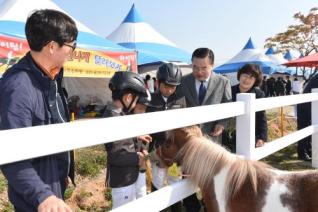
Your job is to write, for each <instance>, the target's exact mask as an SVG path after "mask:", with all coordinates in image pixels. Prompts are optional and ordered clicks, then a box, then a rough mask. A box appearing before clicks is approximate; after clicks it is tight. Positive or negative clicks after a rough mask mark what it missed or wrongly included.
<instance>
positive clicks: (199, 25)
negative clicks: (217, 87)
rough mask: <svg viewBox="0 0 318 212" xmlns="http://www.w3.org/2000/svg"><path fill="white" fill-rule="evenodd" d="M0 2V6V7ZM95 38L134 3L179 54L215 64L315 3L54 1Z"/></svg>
mask: <svg viewBox="0 0 318 212" xmlns="http://www.w3.org/2000/svg"><path fill="white" fill-rule="evenodd" d="M2 1H3V0H1V1H0V2H2ZM53 1H54V2H55V3H56V4H57V5H58V6H60V7H61V8H62V9H64V10H65V11H66V12H68V13H69V14H70V15H71V16H72V17H74V18H76V19H77V20H79V21H80V22H82V23H83V24H85V25H86V26H88V27H89V28H90V29H92V30H93V31H95V32H96V33H97V34H99V35H101V36H103V37H106V36H107V35H109V34H110V33H111V32H112V31H113V30H115V29H116V28H117V27H118V25H119V24H120V23H121V22H122V21H123V19H124V18H125V16H126V15H127V13H128V12H129V10H130V8H131V6H132V4H133V3H134V4H135V6H136V9H137V10H138V11H139V13H140V14H141V16H142V17H143V18H144V20H145V21H146V22H148V23H149V24H150V25H151V26H152V27H153V28H154V29H156V30H157V31H158V32H160V33H161V34H162V35H163V36H165V37H166V38H167V39H169V40H170V41H172V42H174V43H175V44H176V45H177V46H178V47H179V48H181V49H184V50H185V51H187V52H189V53H192V52H193V50H194V49H196V48H198V47H209V48H211V49H212V50H213V51H214V54H215V61H216V63H219V64H221V63H224V62H226V61H227V60H228V59H230V58H232V57H233V56H235V55H236V54H237V53H238V52H239V51H240V50H241V49H242V48H243V47H244V45H245V43H246V42H247V40H248V38H249V37H252V39H253V41H254V44H255V45H256V47H258V48H262V47H263V46H264V42H265V39H266V38H269V37H272V36H274V35H275V34H277V33H280V32H284V31H285V30H286V29H287V26H288V25H290V24H295V23H296V21H295V20H294V18H293V15H294V14H295V13H297V12H302V13H304V14H308V12H309V10H310V9H311V8H313V7H318V2H317V0H302V1H301V0H157V1H154V0H53Z"/></svg>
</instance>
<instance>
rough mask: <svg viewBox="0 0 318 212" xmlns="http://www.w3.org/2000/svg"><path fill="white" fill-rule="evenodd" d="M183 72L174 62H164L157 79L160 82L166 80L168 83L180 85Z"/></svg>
mask: <svg viewBox="0 0 318 212" xmlns="http://www.w3.org/2000/svg"><path fill="white" fill-rule="evenodd" d="M181 78H182V73H181V69H180V68H179V67H178V66H177V65H174V64H173V63H164V64H162V65H161V66H159V69H158V71H157V79H158V81H159V83H161V82H164V83H166V84H168V85H177V86H178V85H180V84H181Z"/></svg>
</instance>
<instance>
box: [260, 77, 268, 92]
mask: <svg viewBox="0 0 318 212" xmlns="http://www.w3.org/2000/svg"><path fill="white" fill-rule="evenodd" d="M260 88H261V90H262V91H263V92H264V94H265V97H268V87H267V77H266V76H263V80H262V83H261V85H260Z"/></svg>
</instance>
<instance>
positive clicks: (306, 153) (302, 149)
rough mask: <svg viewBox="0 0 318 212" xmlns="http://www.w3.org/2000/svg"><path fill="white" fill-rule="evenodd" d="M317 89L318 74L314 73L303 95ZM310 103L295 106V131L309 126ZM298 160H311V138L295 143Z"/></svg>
mask: <svg viewBox="0 0 318 212" xmlns="http://www.w3.org/2000/svg"><path fill="white" fill-rule="evenodd" d="M313 88H318V74H317V73H316V74H315V75H314V76H313V77H312V78H311V79H310V80H309V81H308V83H307V85H306V86H305V89H304V92H303V93H311V89H313ZM311 110H312V108H311V103H310V102H307V103H303V104H299V105H297V129H298V130H300V129H303V128H305V127H308V126H310V125H311ZM297 144H298V145H297V152H298V158H299V159H300V160H304V161H310V160H311V136H308V137H306V138H303V139H301V140H300V141H298V143H297Z"/></svg>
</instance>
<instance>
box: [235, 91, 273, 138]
mask: <svg viewBox="0 0 318 212" xmlns="http://www.w3.org/2000/svg"><path fill="white" fill-rule="evenodd" d="M238 93H241V92H240V89H239V85H234V86H232V99H233V101H236V94H238ZM246 93H255V95H256V98H257V99H258V98H264V97H265V94H264V92H263V91H262V90H261V89H259V88H257V87H254V88H252V89H251V90H249V91H248V92H246ZM256 139H262V140H263V141H265V142H266V141H267V120H266V113H265V111H258V112H256V114H255V140H256Z"/></svg>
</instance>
